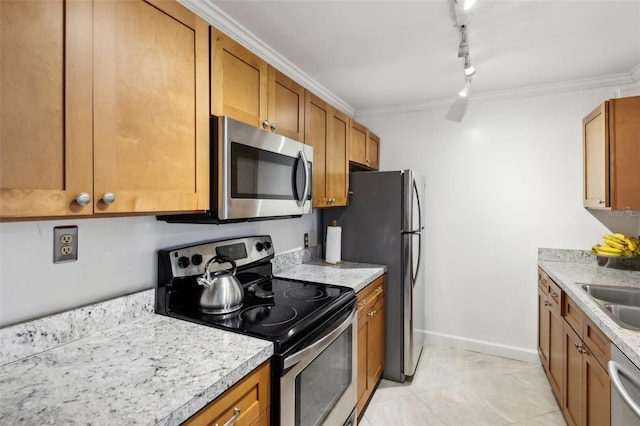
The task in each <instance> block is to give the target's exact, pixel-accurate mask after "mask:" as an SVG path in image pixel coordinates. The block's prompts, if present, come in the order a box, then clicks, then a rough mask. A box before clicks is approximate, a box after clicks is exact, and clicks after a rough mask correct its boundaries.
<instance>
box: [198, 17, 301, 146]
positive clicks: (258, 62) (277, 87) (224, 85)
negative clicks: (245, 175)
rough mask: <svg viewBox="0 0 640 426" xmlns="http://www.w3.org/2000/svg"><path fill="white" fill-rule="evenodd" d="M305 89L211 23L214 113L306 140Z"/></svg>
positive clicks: (212, 102) (212, 99)
mask: <svg viewBox="0 0 640 426" xmlns="http://www.w3.org/2000/svg"><path fill="white" fill-rule="evenodd" d="M304 93H305V89H304V87H302V86H301V85H299V84H298V83H296V82H295V81H293V80H292V79H290V78H289V77H287V76H286V75H284V74H283V73H281V72H280V71H278V70H277V69H275V68H273V67H272V66H270V65H269V64H268V63H267V62H265V61H264V60H262V59H261V58H259V57H258V56H257V55H255V54H253V53H252V52H251V51H249V50H248V49H247V48H245V47H244V46H242V45H240V44H239V43H238V42H236V41H235V40H233V39H232V38H230V37H229V36H227V35H225V34H224V33H222V32H220V31H219V30H217V29H216V28H213V27H211V114H213V115H216V116H228V117H231V118H234V119H236V120H239V121H242V122H244V123H247V124H250V125H252V126H256V127H261V128H263V129H265V130H270V131H272V132H275V133H278V134H280V135H283V136H286V137H288V138H291V139H294V140H297V141H300V142H303V141H304V96H305V95H304Z"/></svg>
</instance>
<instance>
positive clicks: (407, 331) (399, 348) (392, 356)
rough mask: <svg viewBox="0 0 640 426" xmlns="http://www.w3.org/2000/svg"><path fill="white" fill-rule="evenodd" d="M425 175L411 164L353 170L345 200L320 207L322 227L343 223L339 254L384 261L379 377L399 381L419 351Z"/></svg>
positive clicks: (410, 373) (357, 259)
mask: <svg viewBox="0 0 640 426" xmlns="http://www.w3.org/2000/svg"><path fill="white" fill-rule="evenodd" d="M424 191H425V181H424V177H422V176H420V175H419V174H417V173H416V172H414V171H412V170H402V171H388V172H387V171H385V172H354V173H351V174H350V175H349V205H348V207H344V208H332V209H325V210H324V212H323V230H325V232H326V227H327V225H328V224H330V223H331V221H332V220H334V219H335V220H337V222H338V225H340V226H342V256H341V258H342V260H343V261H353V262H365V263H377V264H383V265H386V266H387V291H386V299H385V310H386V322H385V326H386V328H385V342H386V343H385V364H384V371H383V373H382V377H384V378H385V379H388V380H394V381H397V382H404V380H405V378H406V376H413V374H414V373H415V370H416V365H417V363H418V359H419V357H420V353H421V351H422V345H423V339H422V337H421V336H422V335H421V334H420V333H416V329H421V330H424V324H423V321H424V312H423V311H422V309H421V308H419V309H416V302H417V301H418V302H417V305H418V306H424V272H423V269H424V263H423V262H421V257H422V254H423V252H422V245H423V240H424V238H423V231H424V216H423V209H422V207H423V205H422V204H421V203H422V202H423V201H424Z"/></svg>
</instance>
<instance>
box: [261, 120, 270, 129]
mask: <svg viewBox="0 0 640 426" xmlns="http://www.w3.org/2000/svg"><path fill="white" fill-rule="evenodd" d="M267 127H269V121H267V120H264V121H263V122H262V128H263V129H266V128H267Z"/></svg>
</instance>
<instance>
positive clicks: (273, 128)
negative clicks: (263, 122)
mask: <svg viewBox="0 0 640 426" xmlns="http://www.w3.org/2000/svg"><path fill="white" fill-rule="evenodd" d="M277 128H278V126H277V125H276V123H272V124H271V131H272V132H275V131H276V129H277Z"/></svg>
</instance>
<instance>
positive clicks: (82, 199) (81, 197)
mask: <svg viewBox="0 0 640 426" xmlns="http://www.w3.org/2000/svg"><path fill="white" fill-rule="evenodd" d="M90 202H91V195H89V194H87V193H86V192H81V193H79V194H78V196H77V197H76V203H78V204H80V205H81V206H86V205H87V204H89V203H90Z"/></svg>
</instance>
